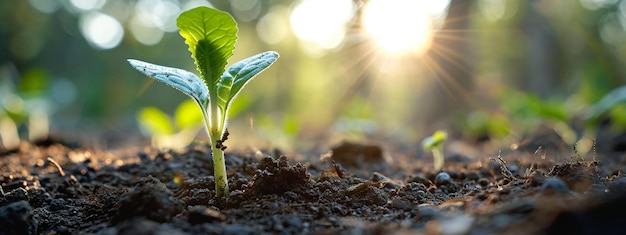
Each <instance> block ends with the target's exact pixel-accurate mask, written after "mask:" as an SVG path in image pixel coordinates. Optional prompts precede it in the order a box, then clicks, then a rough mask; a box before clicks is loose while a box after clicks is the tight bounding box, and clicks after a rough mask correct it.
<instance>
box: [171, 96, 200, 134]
mask: <svg viewBox="0 0 626 235" xmlns="http://www.w3.org/2000/svg"><path fill="white" fill-rule="evenodd" d="M202 118H203V117H202V113H201V112H200V110H198V108H197V106H196V104H195V103H194V102H193V101H192V100H189V99H188V100H185V101H183V102H182V103H180V104H179V105H178V107H176V111H175V112H174V122H175V123H176V127H178V128H179V129H180V130H185V129H187V128H193V127H197V126H199V125H202Z"/></svg>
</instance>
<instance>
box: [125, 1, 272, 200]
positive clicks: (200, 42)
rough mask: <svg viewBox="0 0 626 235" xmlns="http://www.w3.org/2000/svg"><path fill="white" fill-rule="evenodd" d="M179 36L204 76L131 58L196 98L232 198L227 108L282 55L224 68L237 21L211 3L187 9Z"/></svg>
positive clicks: (218, 187)
mask: <svg viewBox="0 0 626 235" xmlns="http://www.w3.org/2000/svg"><path fill="white" fill-rule="evenodd" d="M176 26H178V28H179V29H180V35H181V36H182V37H183V38H185V43H186V44H187V45H188V46H189V51H190V52H191V57H192V58H193V59H194V61H195V64H196V69H197V70H198V71H199V72H200V77H198V76H197V75H195V74H194V73H191V72H188V71H185V70H182V69H177V68H170V67H164V66H160V65H155V64H150V63H147V62H143V61H139V60H133V59H129V60H128V62H129V63H130V64H131V66H133V68H135V69H137V70H139V71H140V72H142V73H144V74H145V75H147V76H149V77H152V78H154V79H156V80H157V81H160V82H163V83H165V84H167V85H169V86H171V87H173V88H176V89H178V90H179V91H181V92H182V93H184V94H186V95H188V96H189V97H191V98H192V99H193V100H194V101H195V102H196V104H198V106H199V107H200V110H201V111H202V116H203V117H204V125H205V127H206V130H207V133H208V136H209V139H210V142H211V149H212V153H213V165H214V171H215V191H216V196H217V197H218V198H221V197H224V196H228V195H229V190H228V180H227V176H226V164H225V161H224V150H226V146H225V145H224V141H226V139H227V137H228V131H227V130H226V126H227V119H228V109H229V107H230V105H231V103H232V101H233V100H234V99H235V97H237V94H239V92H240V91H241V89H242V88H243V87H244V86H245V85H246V84H248V82H250V81H251V80H252V78H254V77H255V76H256V75H257V74H259V73H260V72H262V71H263V70H265V69H266V68H268V67H269V66H270V65H272V64H273V63H274V62H275V61H276V60H277V59H278V56H279V55H278V53H277V52H274V51H267V52H263V53H260V54H258V55H255V56H252V57H249V58H247V59H244V60H242V61H239V62H237V63H235V64H233V65H232V66H230V67H229V68H228V69H225V67H226V64H227V60H228V58H230V57H231V56H232V55H233V50H234V48H235V42H236V41H237V24H236V23H235V20H234V19H233V17H232V16H230V15H229V14H228V13H225V12H222V11H219V10H215V9H212V8H208V7H198V8H194V9H191V10H189V11H186V12H183V13H182V14H181V15H180V16H179V17H178V19H177V20H176Z"/></svg>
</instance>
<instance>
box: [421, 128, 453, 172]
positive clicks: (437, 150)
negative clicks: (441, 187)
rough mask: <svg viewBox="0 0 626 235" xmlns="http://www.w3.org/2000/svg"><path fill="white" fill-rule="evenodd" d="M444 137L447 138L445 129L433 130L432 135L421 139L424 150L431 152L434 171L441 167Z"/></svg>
mask: <svg viewBox="0 0 626 235" xmlns="http://www.w3.org/2000/svg"><path fill="white" fill-rule="evenodd" d="M446 139H448V133H446V132H445V131H435V133H434V134H433V135H432V136H429V137H426V138H424V140H422V147H423V148H424V149H425V150H430V151H432V152H433V158H434V163H435V171H439V170H441V168H443V163H444V159H443V142H445V141H446Z"/></svg>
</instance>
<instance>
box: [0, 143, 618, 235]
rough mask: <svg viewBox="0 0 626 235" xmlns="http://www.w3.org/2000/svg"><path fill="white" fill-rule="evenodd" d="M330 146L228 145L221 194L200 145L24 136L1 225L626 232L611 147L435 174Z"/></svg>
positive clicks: (352, 147) (169, 230) (423, 160)
mask: <svg viewBox="0 0 626 235" xmlns="http://www.w3.org/2000/svg"><path fill="white" fill-rule="evenodd" d="M330 150H331V151H328V153H324V154H300V155H293V156H289V155H285V154H283V153H281V152H280V150H271V151H263V150H257V151H252V150H248V151H233V152H231V151H227V153H226V164H227V170H228V177H229V185H230V190H231V193H230V196H229V197H228V198H226V199H219V198H216V197H215V189H214V187H215V186H214V178H213V163H212V160H211V159H210V155H211V149H210V146H208V145H205V144H199V143H195V144H192V145H190V146H189V147H187V148H185V149H183V150H180V151H173V150H158V149H154V148H151V147H143V148H128V149H123V150H109V151H103V150H98V149H92V148H88V147H81V146H78V145H69V144H64V143H62V142H60V141H46V142H40V143H29V142H23V143H21V145H20V146H19V148H18V149H14V150H10V151H6V150H5V151H4V152H2V154H1V155H0V186H2V188H1V189H2V192H1V195H0V234H169V235H172V234H623V233H624V231H626V213H623V212H624V211H626V178H624V177H623V175H622V170H623V169H624V166H625V165H626V164H625V162H626V158H624V157H623V155H621V154H619V153H613V154H611V155H610V156H611V157H608V156H607V157H604V158H601V159H600V158H599V157H597V156H590V157H585V158H582V157H572V158H565V159H564V158H563V157H555V156H556V155H554V156H552V155H553V154H543V155H541V156H538V155H537V154H536V153H533V152H523V151H509V152H506V153H500V154H499V155H498V154H496V155H495V156H494V155H492V156H489V155H484V156H480V157H468V156H464V155H462V154H456V155H453V156H449V157H448V158H447V159H446V165H445V167H444V169H443V170H441V171H438V172H437V171H434V170H433V169H432V159H431V158H430V157H429V156H428V155H425V154H423V153H422V154H420V153H417V152H415V153H411V152H410V151H409V152H402V151H397V150H393V149H386V148H383V147H382V145H377V144H360V143H349V142H345V143H341V144H339V145H337V146H335V147H332V148H331V149H330ZM567 154H571V153H567ZM557 155H558V154H557ZM571 155H572V156H575V153H574V154H571ZM559 156H561V155H559Z"/></svg>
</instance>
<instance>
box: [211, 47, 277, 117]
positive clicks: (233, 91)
mask: <svg viewBox="0 0 626 235" xmlns="http://www.w3.org/2000/svg"><path fill="white" fill-rule="evenodd" d="M278 57H279V55H278V53H277V52H275V51H266V52H263V53H260V54H257V55H254V56H251V57H249V58H247V59H244V60H242V61H239V62H237V63H235V64H233V65H232V66H230V68H228V70H226V72H224V75H222V79H221V80H220V81H223V82H224V83H225V84H224V87H227V85H228V84H227V83H229V82H231V81H232V82H233V84H232V87H230V88H229V89H228V90H229V92H228V97H227V98H225V97H223V96H222V93H221V92H218V93H220V97H219V98H220V100H219V104H218V105H219V107H220V108H222V110H225V109H227V108H228V106H229V105H230V103H231V102H232V100H233V99H234V98H235V97H237V95H238V94H239V92H240V91H241V89H243V87H244V86H245V85H246V84H248V82H250V81H252V78H254V77H255V76H256V75H257V74H259V73H260V72H262V71H263V70H265V69H267V68H268V67H270V65H272V64H273V63H274V62H275V61H276V60H277V59H278ZM224 93H225V92H224Z"/></svg>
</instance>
